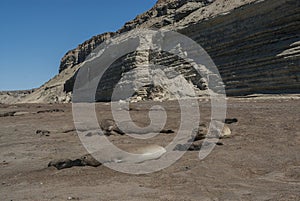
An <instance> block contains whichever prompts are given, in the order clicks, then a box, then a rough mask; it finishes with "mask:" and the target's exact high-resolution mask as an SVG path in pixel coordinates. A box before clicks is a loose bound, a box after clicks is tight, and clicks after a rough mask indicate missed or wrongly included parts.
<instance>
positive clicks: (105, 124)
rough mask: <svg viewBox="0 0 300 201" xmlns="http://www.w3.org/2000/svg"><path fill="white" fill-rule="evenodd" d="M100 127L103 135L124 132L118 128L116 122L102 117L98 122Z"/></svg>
mask: <svg viewBox="0 0 300 201" xmlns="http://www.w3.org/2000/svg"><path fill="white" fill-rule="evenodd" d="M100 127H101V129H102V130H103V132H104V134H105V135H108V136H109V135H116V134H119V135H124V134H125V133H124V132H123V131H122V130H121V129H119V128H118V126H117V124H116V122H115V121H114V120H112V119H103V120H102V121H101V122H100Z"/></svg>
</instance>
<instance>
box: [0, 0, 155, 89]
mask: <svg viewBox="0 0 300 201" xmlns="http://www.w3.org/2000/svg"><path fill="white" fill-rule="evenodd" d="M155 2H156V0H106V1H101V0H87V1H79V0H0V26H1V29H0V91H1V90H16V89H31V88H36V87H39V86H41V85H42V84H43V83H45V82H46V81H48V80H49V79H50V78H52V77H53V76H54V75H56V74H57V73H58V68H59V63H60V59H61V58H62V57H63V56H64V54H65V53H66V52H67V51H68V50H70V49H73V48H75V47H77V45H78V44H80V43H82V42H84V41H85V40H87V39H89V38H90V37H92V36H94V35H98V34H100V33H103V32H107V31H116V30H118V29H119V28H121V27H122V26H123V25H124V23H125V22H126V21H129V20H131V19H133V18H135V17H136V16H137V15H138V14H141V13H143V12H144V11H146V10H148V9H150V8H151V7H152V6H153V5H154V4H155Z"/></svg>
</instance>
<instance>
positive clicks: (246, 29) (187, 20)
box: [23, 0, 300, 102]
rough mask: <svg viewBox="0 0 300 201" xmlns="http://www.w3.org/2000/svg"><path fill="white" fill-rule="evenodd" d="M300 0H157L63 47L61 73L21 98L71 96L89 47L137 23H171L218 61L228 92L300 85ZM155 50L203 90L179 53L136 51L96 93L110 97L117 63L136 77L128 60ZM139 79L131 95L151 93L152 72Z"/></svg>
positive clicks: (160, 60)
mask: <svg viewBox="0 0 300 201" xmlns="http://www.w3.org/2000/svg"><path fill="white" fill-rule="evenodd" d="M299 4H300V2H299V1H297V0H215V1H213V0H181V1H179V0H159V1H158V2H157V4H156V5H155V6H154V7H153V8H152V9H150V10H149V11H147V12H145V13H143V14H141V15H139V16H137V17H136V18H135V19H134V20H132V21H130V22H127V23H126V24H125V25H124V26H123V27H122V28H121V29H120V30H118V31H117V32H116V33H104V34H101V35H98V36H94V37H93V38H92V39H90V40H88V41H86V42H84V43H83V44H81V45H79V46H78V47H77V48H76V49H74V50H71V51H69V52H68V53H67V54H66V55H65V56H64V57H63V58H62V61H61V65H60V68H59V72H60V73H59V75H57V76H56V77H55V78H53V79H52V80H50V81H49V82H47V83H46V84H45V85H43V86H42V87H41V88H39V89H38V90H36V91H35V92H33V93H32V94H30V95H28V96H27V97H25V99H23V102H69V101H70V100H71V93H72V89H73V84H74V78H75V74H76V71H77V70H78V69H79V68H80V65H81V63H82V62H83V61H84V60H85V59H86V57H87V56H88V55H89V54H90V52H91V51H92V50H94V49H95V48H96V47H97V46H98V45H99V44H101V43H102V42H104V41H105V40H107V39H109V38H111V37H113V36H117V35H118V34H121V33H124V32H127V31H129V30H132V29H135V28H164V29H169V30H175V31H178V32H180V33H182V34H184V35H186V36H188V37H190V38H192V39H193V40H195V41H196V42H197V43H198V44H200V45H201V46H202V47H203V48H204V49H205V50H206V51H207V52H208V53H209V55H210V56H211V57H212V59H213V61H214V62H215V64H216V65H217V67H218V70H219V72H220V74H221V76H222V79H223V81H224V84H225V86H226V93H227V95H246V94H255V93H300V66H299V65H300V62H299V61H300V60H299V58H300V34H299V28H300V8H299V7H300V6H299ZM154 56H155V61H153V60H152V62H154V63H156V64H164V65H166V66H169V67H170V68H178V67H179V69H177V71H178V72H183V75H184V77H185V78H186V79H187V78H188V79H189V80H190V83H191V85H193V87H194V88H195V89H196V91H197V94H198V95H199V96H202V95H206V94H207V92H208V90H207V88H206V87H205V84H206V83H205V82H203V80H202V81H201V78H199V77H193V76H192V75H193V70H192V67H191V66H190V65H189V64H186V63H185V62H184V61H181V60H180V59H178V58H176V57H175V56H172V55H164V54H160V55H155V53H153V52H146V53H145V52H144V53H138V52H135V53H132V54H130V55H127V56H125V57H123V58H120V59H119V60H118V61H116V62H115V63H114V64H113V65H112V66H111V67H110V68H109V69H108V71H107V72H106V75H105V76H104V77H103V79H102V80H101V83H100V85H99V88H98V93H99V94H102V95H99V98H98V100H109V97H110V94H111V92H112V89H113V87H114V85H115V84H116V82H117V81H118V80H120V79H122V73H123V72H122V70H121V69H124V68H122V67H125V68H127V70H126V71H130V70H133V72H132V73H134V75H138V76H136V77H137V78H138V79H142V78H143V77H141V76H140V75H142V73H141V72H142V70H139V69H135V68H134V67H135V66H137V65H138V64H139V62H141V61H143V60H144V61H149V60H151V59H149V58H153V57H154ZM143 84H144V86H145V87H144V88H142V89H140V90H138V91H136V96H138V97H139V99H149V97H152V95H151V94H149V93H152V92H151V91H153V87H154V88H155V87H157V86H153V85H152V84H153V83H152V82H151V80H148V81H147V82H145V83H143ZM104 89H105V90H104ZM154 91H157V89H156V90H154ZM158 91H160V92H159V94H157V95H154V96H155V97H152V99H156V98H158V99H159V98H160V99H162V96H165V97H167V98H168V97H169V95H168V94H169V93H168V92H165V91H164V89H160V90H158Z"/></svg>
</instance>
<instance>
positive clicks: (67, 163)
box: [48, 144, 166, 170]
mask: <svg viewBox="0 0 300 201" xmlns="http://www.w3.org/2000/svg"><path fill="white" fill-rule="evenodd" d="M128 153H130V154H128ZM164 153H166V149H165V148H163V147H161V146H159V145H155V144H152V145H143V146H136V147H132V145H131V147H130V148H129V149H126V151H123V150H120V151H112V150H109V149H107V150H102V151H101V152H99V158H100V159H99V161H98V160H96V159H95V158H94V157H93V156H92V155H91V154H86V155H84V156H82V157H80V158H79V159H75V160H71V159H59V160H53V161H51V162H49V164H48V167H51V166H53V167H56V169H58V170H61V169H65V168H71V167H74V166H92V167H98V166H100V165H102V163H123V162H129V163H142V162H145V161H148V160H155V159H158V158H160V157H161V156H162V155H163V154H164ZM95 154H97V153H95ZM100 161H101V162H100Z"/></svg>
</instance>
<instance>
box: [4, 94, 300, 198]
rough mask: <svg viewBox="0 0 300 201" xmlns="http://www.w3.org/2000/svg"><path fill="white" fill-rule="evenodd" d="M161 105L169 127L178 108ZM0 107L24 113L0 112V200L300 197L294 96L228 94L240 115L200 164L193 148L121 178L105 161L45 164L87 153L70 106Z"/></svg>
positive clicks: (104, 112) (143, 113)
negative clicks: (157, 168) (80, 164)
mask: <svg viewBox="0 0 300 201" xmlns="http://www.w3.org/2000/svg"><path fill="white" fill-rule="evenodd" d="M199 103H200V105H201V109H200V111H201V115H202V117H206V118H207V117H209V115H210V107H209V106H210V104H209V103H208V102H206V101H200V102H199ZM151 104H152V103H151V102H148V103H143V104H135V105H133V106H132V110H131V111H130V112H131V114H132V117H133V119H135V120H136V121H138V122H139V123H140V124H143V125H146V124H147V121H148V116H147V114H148V111H147V108H149V107H150V106H151ZM163 105H164V106H165V107H166V108H167V111H168V121H167V125H166V128H168V129H173V130H175V131H176V130H177V129H178V123H179V117H180V114H179V110H178V105H177V104H176V102H168V103H163ZM53 109H59V110H54V111H52V112H51V110H53ZM47 110H50V111H47ZM38 111H40V112H39V113H37V112H38ZM41 111H42V112H41ZM97 111H98V118H99V119H104V118H109V117H110V115H111V114H110V111H109V106H108V105H107V104H104V103H99V104H97ZM6 112H25V113H16V116H6V117H0V182H1V183H0V200H3V201H6V200H7V201H9V200H13V201H18V200H30V201H32V200H36V201H44V200H68V199H69V200H72V199H73V200H103V201H106V200H109V201H110V200H122V201H126V200H128V201H131V200H133V201H134V200H136V201H141V200H147V201H154V200H163V201H189V200H195V201H199V200H200V201H201V200H214V201H217V200H220V201H223V200H243V201H244V200H282V201H286V200H294V201H297V200H300V158H299V157H300V156H299V153H300V146H299V145H300V124H299V123H300V121H299V120H300V115H299V113H300V101H299V99H291V98H283V99H230V100H229V101H228V117H235V118H238V120H239V122H238V123H237V124H231V125H229V126H230V127H231V129H232V132H233V134H234V135H233V136H232V137H231V138H228V139H222V140H221V142H222V143H223V145H222V146H216V147H215V149H214V150H213V151H212V153H211V154H210V155H209V156H208V157H207V158H205V159H204V160H202V161H200V160H199V159H198V152H187V153H185V155H184V156H183V157H182V158H181V159H180V160H179V161H177V162H176V163H175V164H173V165H172V166H170V167H168V168H166V169H163V170H161V171H159V172H156V173H151V174H146V175H128V174H124V173H119V172H116V171H114V170H111V169H109V168H107V167H105V166H99V167H97V168H94V167H74V168H71V169H63V170H60V171H59V170H56V169H55V168H53V167H51V168H48V167H47V164H48V162H49V161H50V160H52V159H57V158H66V157H67V158H71V159H74V158H78V157H79V156H81V155H83V154H85V153H86V151H85V149H84V147H83V146H82V144H81V142H80V140H79V138H78V137H77V135H76V131H74V130H73V129H74V125H73V119H72V108H71V104H59V105H55V104H54V105H39V104H23V105H0V114H2V116H3V114H4V113H6ZM26 112H29V113H26ZM39 129H40V130H48V131H50V134H49V136H46V135H40V134H36V131H37V130H39ZM174 135H175V134H169V135H166V134H162V135H160V136H157V137H155V138H153V139H151V140H149V141H147V143H148V142H149V143H150V142H151V143H152V142H154V143H157V144H161V145H165V144H167V143H168V142H169V141H170V140H172V138H173V136H174ZM110 139H111V140H112V141H113V142H114V143H116V144H129V143H132V142H131V139H130V138H129V137H128V136H111V137H110Z"/></svg>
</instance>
